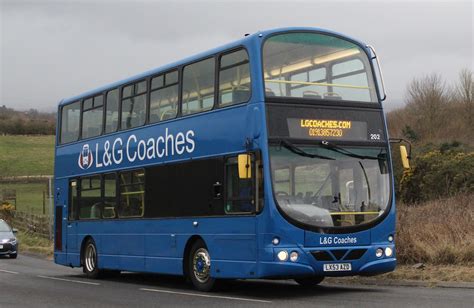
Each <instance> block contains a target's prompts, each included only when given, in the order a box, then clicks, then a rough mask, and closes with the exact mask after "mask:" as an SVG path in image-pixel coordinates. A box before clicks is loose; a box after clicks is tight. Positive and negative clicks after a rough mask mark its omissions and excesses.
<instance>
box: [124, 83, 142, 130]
mask: <svg viewBox="0 0 474 308" xmlns="http://www.w3.org/2000/svg"><path fill="white" fill-rule="evenodd" d="M146 92H147V82H146V80H143V81H140V82H137V83H135V84H131V85H128V86H125V87H124V88H123V90H122V126H121V128H122V129H127V128H133V127H137V126H142V125H143V124H145V119H146Z"/></svg>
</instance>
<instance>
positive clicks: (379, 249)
mask: <svg viewBox="0 0 474 308" xmlns="http://www.w3.org/2000/svg"><path fill="white" fill-rule="evenodd" d="M375 256H376V257H377V258H381V257H382V256H383V249H382V248H377V250H376V251H375Z"/></svg>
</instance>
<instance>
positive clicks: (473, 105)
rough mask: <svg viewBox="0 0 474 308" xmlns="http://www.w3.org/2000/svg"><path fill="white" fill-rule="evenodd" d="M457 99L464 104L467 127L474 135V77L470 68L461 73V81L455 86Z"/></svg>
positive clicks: (470, 134) (471, 135)
mask: <svg viewBox="0 0 474 308" xmlns="http://www.w3.org/2000/svg"><path fill="white" fill-rule="evenodd" d="M455 98H456V101H457V102H458V103H459V104H460V105H461V106H462V111H463V114H462V116H463V118H464V121H465V127H466V129H467V132H468V133H469V136H470V137H473V136H474V79H473V78H472V71H471V70H470V69H467V68H465V69H463V70H461V72H460V73H459V81H458V84H456V87H455Z"/></svg>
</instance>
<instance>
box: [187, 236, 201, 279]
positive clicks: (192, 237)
mask: <svg viewBox="0 0 474 308" xmlns="http://www.w3.org/2000/svg"><path fill="white" fill-rule="evenodd" d="M199 240H201V241H203V243H204V244H206V241H204V239H203V238H202V237H201V236H199V235H193V236H191V237H190V238H189V239H188V241H187V242H186V246H185V247H184V252H183V265H182V268H183V275H184V276H185V277H187V276H188V261H189V252H190V251H191V247H192V246H193V244H194V243H195V242H196V241H199ZM206 246H207V245H206Z"/></svg>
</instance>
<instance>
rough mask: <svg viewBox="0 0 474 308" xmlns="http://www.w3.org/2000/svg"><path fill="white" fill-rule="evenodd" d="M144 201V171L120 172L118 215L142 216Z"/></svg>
mask: <svg viewBox="0 0 474 308" xmlns="http://www.w3.org/2000/svg"><path fill="white" fill-rule="evenodd" d="M144 202H145V171H144V170H143V169H140V170H134V171H128V172H122V173H120V204H119V206H118V216H119V217H142V216H143V211H144V208H145V207H144Z"/></svg>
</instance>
